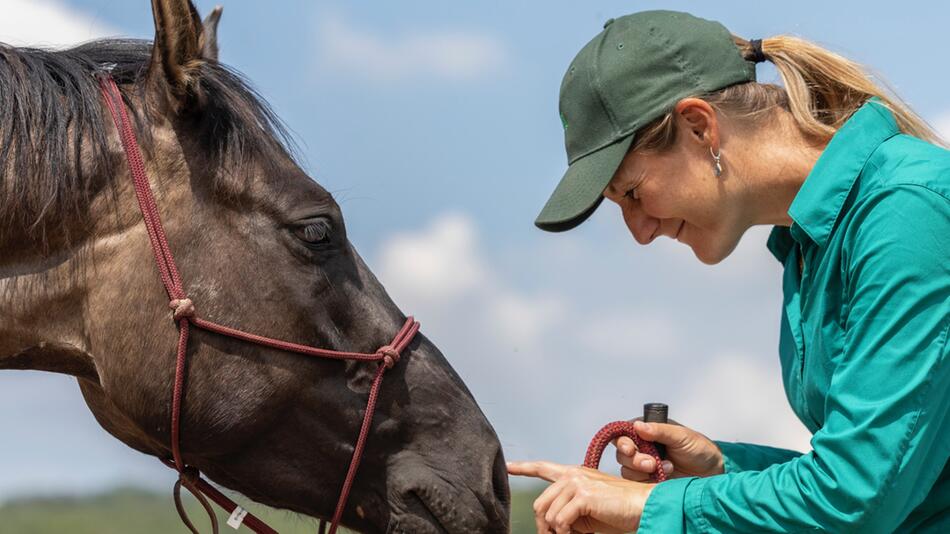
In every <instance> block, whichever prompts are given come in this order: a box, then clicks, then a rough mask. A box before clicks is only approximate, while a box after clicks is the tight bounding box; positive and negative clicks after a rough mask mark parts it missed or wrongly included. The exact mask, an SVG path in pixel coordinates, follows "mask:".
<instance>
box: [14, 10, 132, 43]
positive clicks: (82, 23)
mask: <svg viewBox="0 0 950 534" xmlns="http://www.w3.org/2000/svg"><path fill="white" fill-rule="evenodd" d="M0 13H2V15H0V42H3V43H7V44H11V45H14V46H24V45H34V46H49V47H64V46H71V45H75V44H78V43H81V42H84V41H89V40H91V39H97V38H100V37H107V36H113V35H118V34H119V33H120V32H118V31H116V30H115V29H114V28H111V27H110V26H108V25H107V24H105V23H103V22H102V21H99V20H97V19H96V18H94V17H92V16H90V15H89V14H86V13H83V12H81V11H77V10H75V9H73V8H71V7H69V6H66V5H65V4H63V3H62V2H58V1H56V0H0Z"/></svg>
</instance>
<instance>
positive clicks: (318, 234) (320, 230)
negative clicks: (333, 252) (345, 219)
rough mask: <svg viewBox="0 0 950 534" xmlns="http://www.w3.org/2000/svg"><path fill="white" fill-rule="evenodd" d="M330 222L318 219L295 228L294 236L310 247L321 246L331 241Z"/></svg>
mask: <svg viewBox="0 0 950 534" xmlns="http://www.w3.org/2000/svg"><path fill="white" fill-rule="evenodd" d="M330 230H331V228H330V221H328V220H327V219H318V220H316V221H313V222H310V223H307V224H303V225H300V226H297V227H295V228H294V235H295V236H297V239H300V240H301V241H303V242H304V243H307V244H308V245H321V244H323V243H326V242H327V241H329V240H330Z"/></svg>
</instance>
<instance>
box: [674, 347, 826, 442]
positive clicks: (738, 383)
mask: <svg viewBox="0 0 950 534" xmlns="http://www.w3.org/2000/svg"><path fill="white" fill-rule="evenodd" d="M684 389H685V391H686V392H688V394H686V395H683V396H682V397H681V399H679V400H678V401H677V404H678V406H677V408H678V410H677V411H678V413H680V414H681V415H680V416H678V417H676V418H675V419H677V421H678V422H680V423H682V424H685V425H687V426H694V425H702V428H698V427H694V428H696V430H699V431H700V432H703V433H704V434H706V435H708V436H710V437H711V438H712V439H720V440H724V441H744V442H752V443H761V444H766V445H773V446H777V447H783V448H791V449H794V450H798V451H801V452H807V451H809V450H811V445H810V444H809V440H810V439H811V434H810V433H809V432H808V430H807V429H806V428H805V427H804V426H803V425H802V424H801V422H800V421H798V419H797V418H796V417H795V415H794V413H793V412H792V410H791V408H790V407H789V405H788V401H787V400H786V398H785V394H784V392H783V388H782V379H781V374H780V371H779V366H778V364H777V362H774V364H773V365H768V364H767V363H766V362H764V361H762V360H761V359H756V358H754V357H752V356H751V355H748V354H741V353H738V352H731V353H729V352H721V353H717V354H714V355H712V356H711V357H710V358H709V361H708V363H706V364H705V365H703V366H702V367H701V368H700V369H699V370H698V371H697V372H696V373H695V375H694V378H693V379H692V380H690V383H689V384H688V385H687V387H686V388H684Z"/></svg>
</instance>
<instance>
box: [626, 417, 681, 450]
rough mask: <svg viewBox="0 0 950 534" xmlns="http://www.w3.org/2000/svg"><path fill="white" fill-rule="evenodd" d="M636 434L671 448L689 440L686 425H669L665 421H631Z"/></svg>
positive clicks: (678, 446)
mask: <svg viewBox="0 0 950 534" xmlns="http://www.w3.org/2000/svg"><path fill="white" fill-rule="evenodd" d="M633 426H634V428H635V429H636V431H637V435H639V436H640V437H641V438H643V439H645V440H647V441H655V442H657V443H662V444H663V445H667V446H669V447H673V448H680V447H682V446H683V445H685V444H686V442H687V441H688V440H689V431H688V430H687V428H686V427H684V426H680V425H671V424H667V423H644V422H643V421H635V422H634V423H633Z"/></svg>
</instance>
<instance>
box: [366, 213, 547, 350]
mask: <svg viewBox="0 0 950 534" xmlns="http://www.w3.org/2000/svg"><path fill="white" fill-rule="evenodd" d="M380 260H381V261H380V268H379V270H378V275H379V278H380V280H382V281H383V283H384V285H385V286H386V289H387V290H388V291H389V293H390V294H391V295H392V296H393V297H394V299H395V300H396V302H398V303H399V304H400V305H401V306H404V307H405V308H406V309H408V310H412V312H413V313H415V314H416V315H417V316H418V317H419V318H420V319H425V320H428V321H429V322H431V321H433V320H434V321H435V322H436V324H437V325H439V326H440V328H446V329H447V328H451V327H452V325H450V324H449V323H451V322H458V321H466V322H470V323H473V325H474V326H475V327H477V328H482V329H488V330H489V331H490V332H492V336H494V337H495V338H496V339H497V340H498V341H501V342H503V344H504V345H506V346H508V347H512V348H516V349H518V350H524V349H527V348H535V347H537V345H538V341H539V340H540V339H541V337H542V336H543V335H544V334H545V332H546V331H547V330H548V329H549V328H550V327H551V325H552V324H554V323H555V322H556V321H557V320H559V319H560V318H561V317H562V316H563V305H562V303H561V302H560V301H559V300H558V299H556V298H554V297H551V296H549V295H543V294H541V295H532V294H527V293H523V292H519V291H515V290H513V289H512V288H510V287H508V286H507V285H506V284H503V283H501V282H500V280H499V277H498V275H497V274H496V273H495V272H493V270H492V269H490V268H489V266H488V264H487V261H486V258H485V255H484V252H483V251H482V250H481V248H480V245H479V243H478V235H477V231H476V228H475V223H474V222H473V221H472V220H471V219H470V218H469V217H467V216H465V215H462V214H458V213H446V214H443V215H440V216H438V217H436V218H435V219H433V221H432V222H431V224H430V225H429V226H428V227H427V228H425V229H423V230H421V231H419V232H416V233H401V234H396V235H394V236H393V237H391V238H390V239H389V240H388V241H387V242H386V243H385V244H384V245H383V248H382V252H381V254H380Z"/></svg>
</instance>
